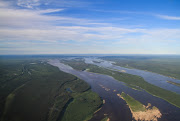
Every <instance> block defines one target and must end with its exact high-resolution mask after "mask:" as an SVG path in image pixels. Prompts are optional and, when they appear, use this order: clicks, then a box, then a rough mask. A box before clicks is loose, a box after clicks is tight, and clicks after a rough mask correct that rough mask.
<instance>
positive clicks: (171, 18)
mask: <svg viewBox="0 0 180 121" xmlns="http://www.w3.org/2000/svg"><path fill="white" fill-rule="evenodd" d="M156 16H157V17H159V18H161V19H166V20H180V16H168V15H156Z"/></svg>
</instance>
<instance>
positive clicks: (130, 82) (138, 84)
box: [66, 60, 180, 108]
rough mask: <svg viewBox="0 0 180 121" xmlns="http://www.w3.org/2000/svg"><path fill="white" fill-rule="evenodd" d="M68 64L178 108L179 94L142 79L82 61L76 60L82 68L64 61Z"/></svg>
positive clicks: (71, 62) (179, 105)
mask: <svg viewBox="0 0 180 121" xmlns="http://www.w3.org/2000/svg"><path fill="white" fill-rule="evenodd" d="M68 63H70V64H69V65H71V66H72V67H73V68H75V69H78V70H84V69H85V68H86V69H88V71H90V72H93V73H99V74H105V75H109V76H112V77H114V78H115V79H116V80H118V81H122V82H124V83H126V84H127V86H129V87H130V88H135V89H144V90H146V91H147V92H148V93H150V94H152V95H154V96H156V97H159V98H162V99H164V100H166V101H168V102H169V103H171V104H173V105H175V106H177V107H179V108H180V95H179V94H177V93H174V92H171V91H168V90H165V89H162V88H160V87H157V86H155V85H152V84H150V83H148V82H146V81H145V80H144V79H143V78H142V77H139V76H136V75H131V74H126V73H121V72H117V71H112V70H108V69H105V68H101V67H98V66H96V65H91V64H87V66H86V63H85V62H84V61H83V60H76V63H78V65H80V64H81V63H82V65H83V68H81V66H78V65H77V64H76V63H74V62H73V60H69V61H68V62H67V61H66V64H68Z"/></svg>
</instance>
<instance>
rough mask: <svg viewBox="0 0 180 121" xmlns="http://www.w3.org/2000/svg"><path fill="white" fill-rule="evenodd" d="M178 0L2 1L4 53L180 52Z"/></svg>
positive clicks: (0, 33) (0, 46)
mask: <svg viewBox="0 0 180 121" xmlns="http://www.w3.org/2000/svg"><path fill="white" fill-rule="evenodd" d="M179 6H180V1H179V0H0V42H1V44H0V54H1V55H5V54H180V7H179Z"/></svg>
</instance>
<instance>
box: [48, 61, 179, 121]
mask: <svg viewBox="0 0 180 121" xmlns="http://www.w3.org/2000/svg"><path fill="white" fill-rule="evenodd" d="M87 60H88V59H86V62H87ZM48 63H49V64H51V65H53V66H56V67H58V68H59V69H60V70H61V71H64V72H66V73H70V74H73V75H75V76H77V77H79V78H80V79H82V80H84V81H86V82H87V83H88V84H90V86H91V89H92V91H94V92H96V93H97V94H98V95H99V96H100V97H101V98H102V99H103V100H105V104H104V105H103V106H102V109H101V110H100V111H98V112H97V113H95V114H94V116H93V118H92V119H91V121H99V120H100V119H102V118H103V117H104V115H107V116H108V117H109V118H110V120H111V121H132V114H131V112H130V110H129V108H128V106H127V105H126V102H125V101H124V100H122V99H121V98H119V97H118V96H117V94H119V93H121V92H122V91H123V92H125V93H126V94H129V95H130V96H132V97H133V98H135V99H136V100H138V101H140V102H141V103H143V104H144V105H147V103H151V104H152V105H153V106H156V107H157V108H159V110H160V112H161V113H162V117H161V119H159V120H160V121H172V120H173V121H180V109H179V108H177V107H175V106H173V105H171V104H169V103H168V102H167V101H164V100H163V99H160V98H157V97H155V96H152V95H150V94H149V93H147V92H146V91H138V90H133V89H131V88H129V87H127V86H125V85H124V83H123V82H119V81H117V80H115V79H114V78H112V77H110V76H107V75H102V74H96V73H91V72H86V71H78V70H75V69H73V68H71V67H70V66H68V65H64V64H63V63H61V62H60V61H59V60H58V59H53V60H49V62H48ZM102 87H103V88H102ZM115 90H116V91H115Z"/></svg>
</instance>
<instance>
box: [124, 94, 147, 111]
mask: <svg viewBox="0 0 180 121" xmlns="http://www.w3.org/2000/svg"><path fill="white" fill-rule="evenodd" d="M121 96H122V98H123V99H124V100H125V101H126V103H127V104H128V105H129V106H130V108H131V109H132V111H133V112H138V111H146V108H145V107H144V106H143V104H142V103H140V102H139V101H137V100H135V99H134V98H132V97H131V96H129V95H128V94H125V93H124V92H122V93H121Z"/></svg>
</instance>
